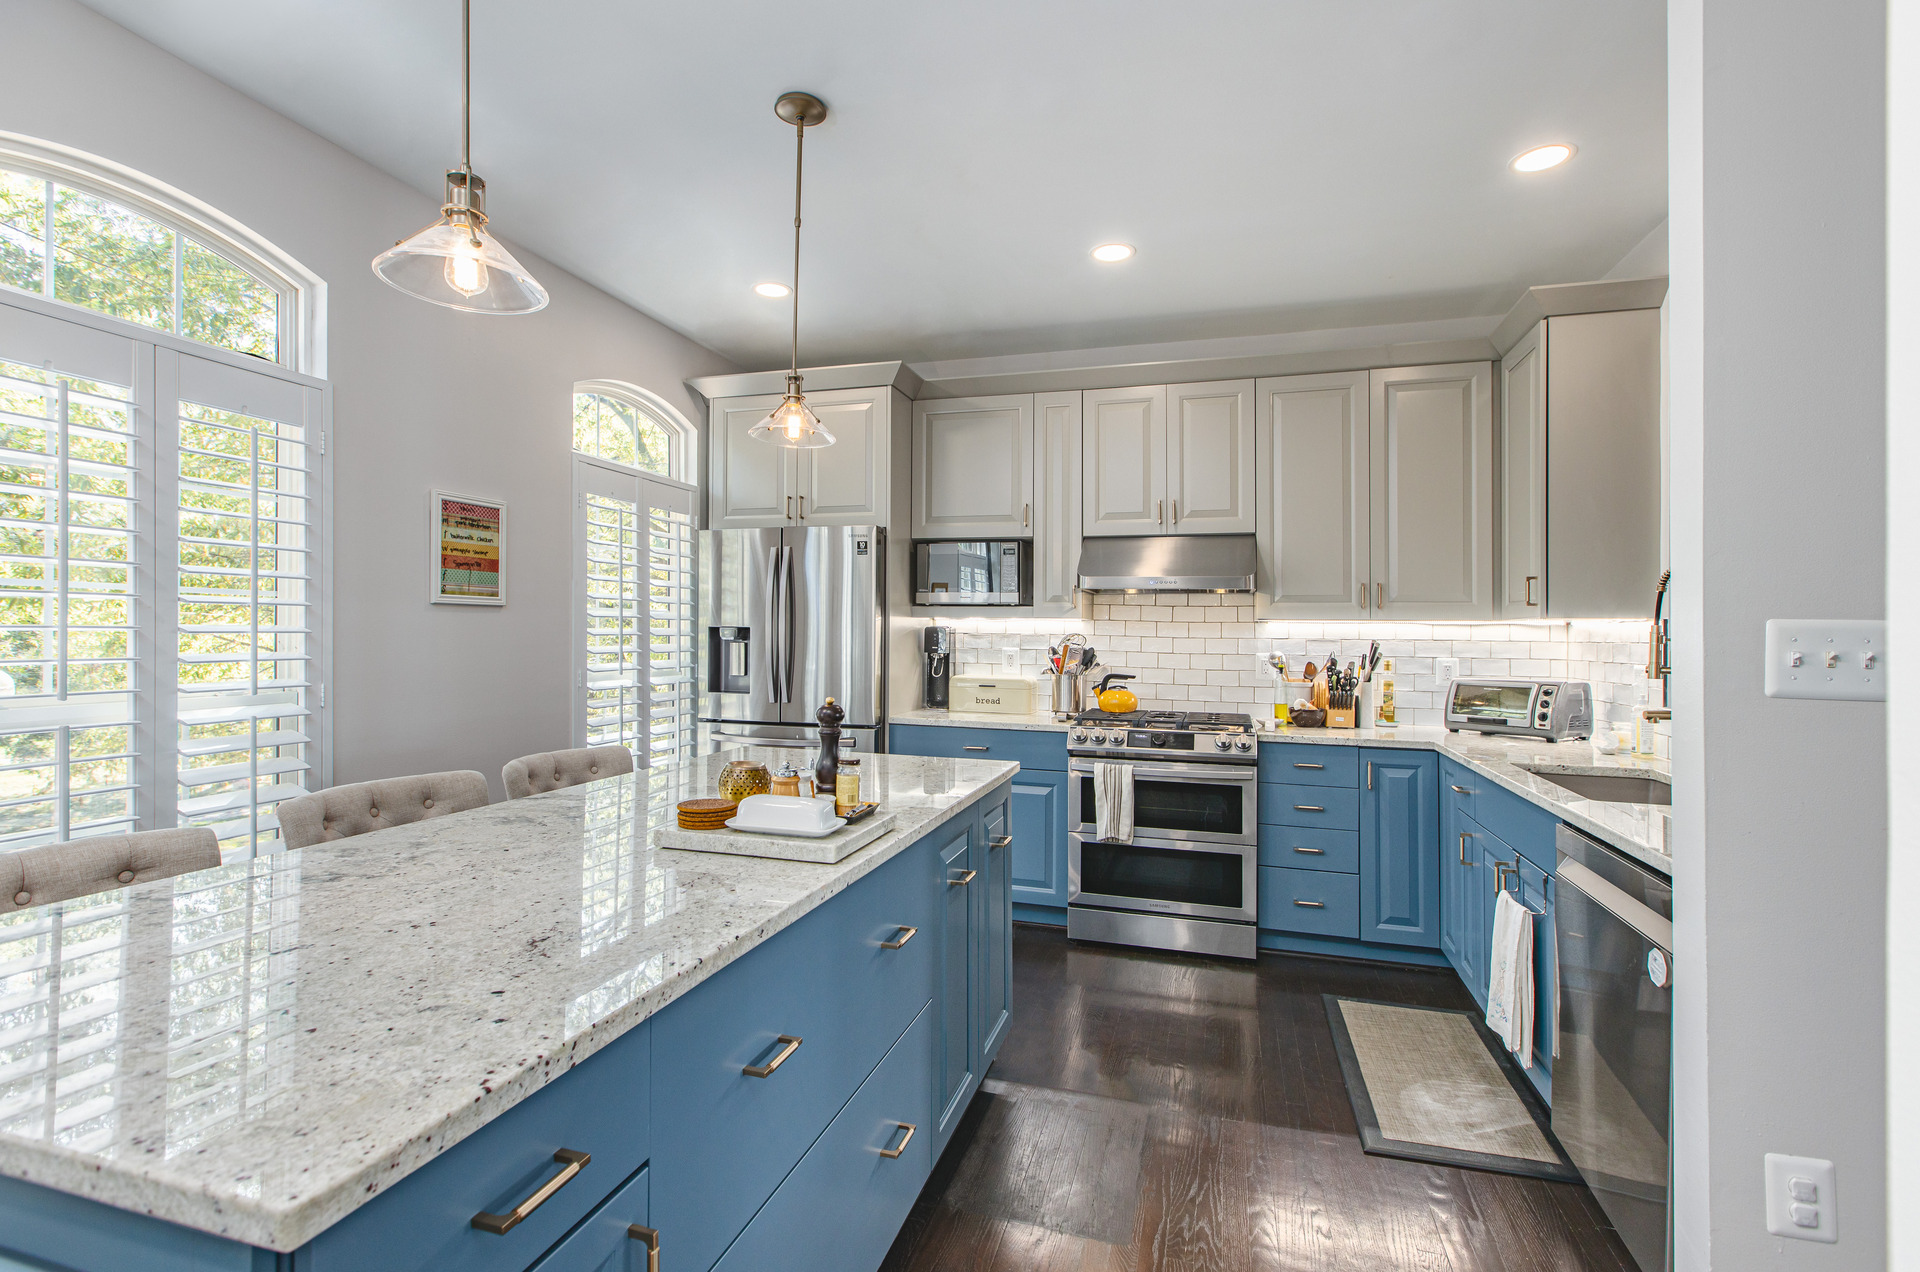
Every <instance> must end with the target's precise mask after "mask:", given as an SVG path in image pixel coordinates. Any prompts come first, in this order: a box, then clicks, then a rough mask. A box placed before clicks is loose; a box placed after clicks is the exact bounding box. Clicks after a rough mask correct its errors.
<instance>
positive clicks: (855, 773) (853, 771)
mask: <svg viewBox="0 0 1920 1272" xmlns="http://www.w3.org/2000/svg"><path fill="white" fill-rule="evenodd" d="M859 806H860V761H859V760H856V759H853V758H851V757H842V759H841V760H840V771H839V772H838V773H836V774H835V775H834V779H833V811H834V812H836V813H839V814H840V815H841V816H842V817H845V816H846V815H847V814H848V813H850V812H852V811H853V810H854V809H856V808H858V807H859Z"/></svg>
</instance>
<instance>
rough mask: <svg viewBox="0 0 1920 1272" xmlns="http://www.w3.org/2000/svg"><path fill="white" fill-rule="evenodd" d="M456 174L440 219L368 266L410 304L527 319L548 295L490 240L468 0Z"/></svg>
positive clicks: (463, 12)
mask: <svg viewBox="0 0 1920 1272" xmlns="http://www.w3.org/2000/svg"><path fill="white" fill-rule="evenodd" d="M460 47H461V71H460V166H459V167H458V168H455V169H454V170H453V171H451V172H449V173H447V193H446V198H445V200H444V201H443V202H442V204H441V207H440V219H439V220H437V221H435V222H434V223H433V224H432V225H429V226H428V227H427V228H426V229H424V230H421V231H420V232H419V233H418V234H415V235H414V236H413V237H412V238H407V239H402V240H400V241H399V242H398V243H395V244H394V245H393V246H392V247H390V248H388V249H387V250H386V251H384V252H382V253H380V255H378V256H376V257H374V258H373V272H374V273H376V274H378V275H379V276H380V277H381V279H382V280H384V281H385V282H386V283H388V284H389V285H391V286H393V287H397V288H399V289H400V290H401V291H403V292H405V293H407V295H409V296H418V297H419V298H420V299H421V300H430V301H432V302H433V303H434V304H436V305H445V306H446V307H447V308H449V309H461V310H465V311H466V312H468V313H473V314H530V313H533V312H534V311H535V310H539V309H545V308H546V307H547V289H546V288H544V287H542V286H541V285H540V284H539V283H538V282H535V281H534V277H533V275H532V274H529V273H528V272H527V271H526V269H525V268H524V267H523V266H522V265H521V264H520V262H519V261H516V260H514V259H513V253H511V252H509V251H508V250H507V249H506V248H504V247H502V246H501V245H500V241H499V240H498V239H496V238H494V237H493V235H491V234H489V233H487V183H486V182H484V181H482V180H481V179H480V178H479V177H478V176H476V175H474V171H473V0H460Z"/></svg>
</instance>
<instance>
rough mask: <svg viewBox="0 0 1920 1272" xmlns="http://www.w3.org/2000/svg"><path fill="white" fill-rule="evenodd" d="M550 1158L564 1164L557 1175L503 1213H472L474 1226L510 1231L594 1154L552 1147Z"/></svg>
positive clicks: (496, 1231) (566, 1181)
mask: <svg viewBox="0 0 1920 1272" xmlns="http://www.w3.org/2000/svg"><path fill="white" fill-rule="evenodd" d="M553 1160H554V1161H556V1162H559V1163H560V1164H561V1165H563V1166H564V1167H566V1169H565V1170H563V1171H561V1172H560V1173H559V1174H558V1175H555V1176H554V1177H553V1178H552V1179H549V1180H548V1181H547V1182H546V1183H544V1184H542V1185H540V1191H539V1192H537V1193H535V1194H533V1196H531V1197H529V1198H527V1199H526V1200H525V1201H523V1202H521V1203H520V1204H519V1205H517V1206H515V1207H514V1208H513V1209H512V1210H509V1211H507V1213H506V1214H504V1215H492V1214H488V1213H487V1212H486V1211H484V1210H482V1211H481V1212H480V1213H479V1214H477V1215H475V1216H474V1217H473V1226H474V1227H476V1228H478V1229H480V1231H482V1232H491V1233H492V1234H493V1235H494V1236H496V1237H497V1236H500V1235H502V1234H504V1233H508V1232H512V1231H513V1230H514V1229H515V1228H517V1227H519V1226H520V1221H521V1220H522V1219H525V1218H526V1217H527V1216H528V1215H530V1214H532V1213H533V1212H534V1211H536V1210H538V1209H540V1207H542V1206H544V1205H546V1204H547V1200H548V1198H550V1197H552V1196H553V1194H555V1193H557V1192H559V1191H560V1190H561V1189H562V1188H565V1187H566V1186H567V1185H568V1184H570V1183H572V1182H573V1177H574V1176H575V1175H578V1174H579V1173H580V1172H581V1171H583V1170H585V1169H586V1168H587V1163H588V1162H590V1161H592V1160H593V1158H592V1157H590V1156H589V1155H587V1154H586V1153H576V1152H574V1151H573V1150H572V1149H570V1148H562V1149H557V1150H555V1151H554V1154H553Z"/></svg>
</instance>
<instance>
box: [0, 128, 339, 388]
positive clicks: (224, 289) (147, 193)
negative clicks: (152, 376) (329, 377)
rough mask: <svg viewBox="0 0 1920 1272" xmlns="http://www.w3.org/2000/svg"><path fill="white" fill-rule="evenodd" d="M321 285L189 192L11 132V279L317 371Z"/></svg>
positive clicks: (4, 148) (6, 166)
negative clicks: (312, 341)
mask: <svg viewBox="0 0 1920 1272" xmlns="http://www.w3.org/2000/svg"><path fill="white" fill-rule="evenodd" d="M314 281H316V280H309V279H307V278H304V277H302V276H301V274H300V273H299V272H298V271H297V267H294V266H293V265H292V263H291V262H289V261H285V260H281V259H276V254H275V253H273V252H272V250H271V248H270V247H269V246H268V245H267V244H265V243H264V242H261V241H258V240H257V239H256V238H255V236H253V235H251V234H249V233H248V232H247V231H245V230H244V229H243V228H241V227H239V226H237V225H234V224H233V223H231V222H229V221H228V220H227V219H226V218H225V217H222V216H220V214H218V213H216V212H213V211H212V209H209V208H204V207H203V206H201V205H199V204H198V203H197V202H195V201H194V200H192V199H190V198H188V197H187V196H185V195H183V194H181V193H180V192H178V191H175V190H172V189H170V188H168V187H166V186H163V185H160V184H159V183H157V182H154V181H152V180H151V179H149V178H144V177H141V176H140V175H139V174H136V173H131V172H126V171H123V170H120V169H117V168H115V167H113V166H112V165H109V164H106V163H105V162H103V161H100V160H96V159H92V158H91V157H90V156H80V155H78V154H76V153H73V152H67V151H64V150H61V149H60V148H58V147H54V146H49V145H46V144H44V143H38V142H31V141H28V140H27V139H25V138H13V137H7V136H4V135H0V286H5V287H11V288H15V289H17V290H19V291H23V292H27V293H29V294H32V295H36V296H41V297H44V298H45V299H47V300H55V301H61V302H64V303H66V304H70V305H78V306H80V307H81V308H83V309H91V310H93V311H95V312H96V313H102V314H108V315H111V316H112V317H115V318H119V319H122V320H124V321H126V322H131V323H135V324H137V325H139V326H142V327H146V328H148V329H150V330H154V331H165V332H171V333H172V334H174V335H177V336H182V337H184V338H186V339H188V340H194V341H198V342H200V343H202V344H207V345H212V346H214V347H215V348H219V349H231V350H233V351H234V352H236V353H245V354H250V355H252V356H253V357H256V358H261V359H263V360H265V361H268V362H277V363H280V364H281V365H283V366H288V367H294V368H296V369H299V370H304V371H309V372H313V371H314V370H315V369H316V368H315V367H314V365H313V363H314V361H315V359H314V358H313V356H312V352H311V350H310V349H308V348H307V347H305V346H304V345H303V343H302V340H303V338H305V337H306V336H307V335H308V333H307V332H304V331H303V330H302V328H303V327H307V326H311V325H312V318H313V314H312V309H313V307H314V306H315V305H316V304H317V303H318V297H317V296H316V295H314V294H313V293H315V292H317V291H318V288H317V287H315V286H312V285H311V284H312V283H313V282H314Z"/></svg>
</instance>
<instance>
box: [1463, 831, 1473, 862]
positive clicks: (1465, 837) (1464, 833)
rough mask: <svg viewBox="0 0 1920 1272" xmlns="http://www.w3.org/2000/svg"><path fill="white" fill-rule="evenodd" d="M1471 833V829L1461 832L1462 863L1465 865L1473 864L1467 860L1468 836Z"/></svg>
mask: <svg viewBox="0 0 1920 1272" xmlns="http://www.w3.org/2000/svg"><path fill="white" fill-rule="evenodd" d="M1470 833H1471V832H1470V831H1465V830H1463V831H1461V832H1460V864H1461V865H1463V866H1470V865H1472V864H1473V863H1472V862H1471V861H1468V860H1467V836H1468V835H1469V834H1470Z"/></svg>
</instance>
